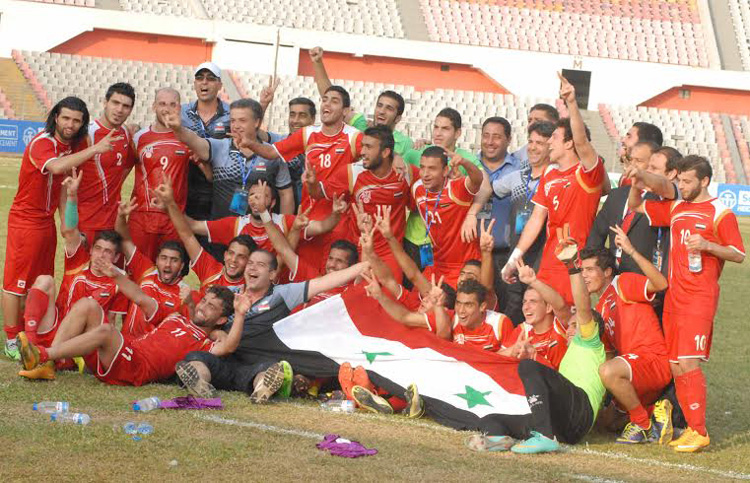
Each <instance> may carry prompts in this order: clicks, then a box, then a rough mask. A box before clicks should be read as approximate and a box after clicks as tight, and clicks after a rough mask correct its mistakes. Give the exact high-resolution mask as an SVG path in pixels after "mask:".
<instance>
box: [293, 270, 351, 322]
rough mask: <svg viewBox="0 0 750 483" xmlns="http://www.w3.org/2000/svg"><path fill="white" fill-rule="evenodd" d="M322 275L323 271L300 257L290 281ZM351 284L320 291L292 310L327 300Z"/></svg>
mask: <svg viewBox="0 0 750 483" xmlns="http://www.w3.org/2000/svg"><path fill="white" fill-rule="evenodd" d="M320 276H321V273H320V272H319V271H318V270H317V269H316V268H315V267H313V266H312V265H310V264H309V263H307V262H305V261H304V260H302V259H301V258H299V257H298V259H297V270H295V271H294V273H292V272H291V271H290V272H289V282H290V283H293V282H305V281H307V280H312V279H313V278H317V277H320ZM351 286H352V284H351V283H347V284H344V285H341V286H338V287H335V288H332V289H331V290H328V291H327V292H322V293H319V294H318V295H315V296H314V297H312V298H311V299H310V300H308V301H307V302H305V303H304V304H302V305H300V306H298V307H297V308H295V309H294V310H292V313H297V312H299V311H300V310H302V309H306V308H307V307H310V306H312V305H315V304H317V303H320V302H322V301H324V300H327V299H329V298H331V297H334V296H336V295H339V294H341V293H344V292H345V291H346V290H347V289H348V288H349V287H351Z"/></svg>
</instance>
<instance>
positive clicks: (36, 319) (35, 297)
mask: <svg viewBox="0 0 750 483" xmlns="http://www.w3.org/2000/svg"><path fill="white" fill-rule="evenodd" d="M48 305H49V296H48V295H47V293H46V292H44V291H43V290H39V289H38V288H32V289H31V290H29V295H28V296H27V297H26V309H25V310H24V311H23V320H24V327H25V329H24V330H25V331H26V335H27V336H28V338H29V340H30V341H31V342H36V331H37V329H38V328H39V324H40V323H41V322H42V318H43V317H44V314H45V313H46V312H47V306H48Z"/></svg>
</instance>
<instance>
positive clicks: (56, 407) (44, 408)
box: [33, 401, 70, 414]
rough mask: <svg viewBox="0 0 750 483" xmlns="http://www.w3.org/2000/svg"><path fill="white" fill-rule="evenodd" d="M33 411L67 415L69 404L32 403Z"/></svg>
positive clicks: (52, 402)
mask: <svg viewBox="0 0 750 483" xmlns="http://www.w3.org/2000/svg"><path fill="white" fill-rule="evenodd" d="M33 407H34V411H39V412H40V413H47V414H52V413H67V412H68V409H69V408H70V403H68V402H64V401H42V402H37V403H34V406H33Z"/></svg>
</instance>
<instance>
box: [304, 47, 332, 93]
mask: <svg viewBox="0 0 750 483" xmlns="http://www.w3.org/2000/svg"><path fill="white" fill-rule="evenodd" d="M309 53H310V60H311V61H312V65H313V72H314V73H313V78H314V79H315V85H316V86H317V88H318V94H320V96H321V97H322V96H323V95H324V94H325V93H326V91H327V90H328V88H329V87H331V85H332V83H331V79H329V78H328V72H326V66H325V64H323V49H322V48H321V47H313V48H312V49H310V52H309Z"/></svg>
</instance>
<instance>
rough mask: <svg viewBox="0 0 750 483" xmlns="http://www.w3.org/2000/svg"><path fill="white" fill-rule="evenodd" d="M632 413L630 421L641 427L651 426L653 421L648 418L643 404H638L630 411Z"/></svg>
mask: <svg viewBox="0 0 750 483" xmlns="http://www.w3.org/2000/svg"><path fill="white" fill-rule="evenodd" d="M628 414H630V422H632V423H635V424H637V425H638V427H640V428H641V429H648V427H649V426H651V421H650V420H649V419H648V413H647V412H646V409H644V407H643V406H642V405H640V404H639V405H638V406H636V407H634V408H633V409H631V410H629V411H628Z"/></svg>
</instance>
